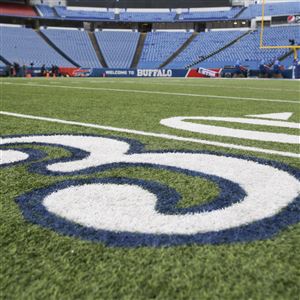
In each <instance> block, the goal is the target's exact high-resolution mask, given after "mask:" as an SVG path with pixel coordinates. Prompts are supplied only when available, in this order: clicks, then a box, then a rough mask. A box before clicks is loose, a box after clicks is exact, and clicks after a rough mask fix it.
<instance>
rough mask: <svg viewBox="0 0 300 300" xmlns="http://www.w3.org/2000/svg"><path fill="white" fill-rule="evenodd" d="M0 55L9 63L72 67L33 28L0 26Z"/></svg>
mask: <svg viewBox="0 0 300 300" xmlns="http://www.w3.org/2000/svg"><path fill="white" fill-rule="evenodd" d="M0 30H1V39H2V40H3V41H5V42H3V43H1V47H0V55H1V56H3V57H4V58H5V59H6V60H8V61H9V62H10V63H13V62H17V63H19V64H20V65H27V66H29V65H30V63H31V62H33V63H34V65H35V66H36V67H40V66H42V65H43V64H45V65H46V66H48V67H50V66H51V65H52V64H55V65H57V66H61V67H62V66H63V67H73V65H72V64H71V63H70V62H69V61H67V60H66V59H64V58H63V57H62V56H61V55H60V54H59V53H57V52H56V51H55V50H54V49H53V48H51V47H50V46H49V45H48V44H47V43H46V42H45V41H44V40H43V39H42V38H41V37H40V36H39V35H38V34H37V33H36V32H35V31H34V30H32V29H28V28H24V27H6V26H2V27H0Z"/></svg>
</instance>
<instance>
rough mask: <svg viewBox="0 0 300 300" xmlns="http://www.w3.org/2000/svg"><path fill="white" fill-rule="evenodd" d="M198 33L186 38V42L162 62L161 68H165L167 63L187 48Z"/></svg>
mask: <svg viewBox="0 0 300 300" xmlns="http://www.w3.org/2000/svg"><path fill="white" fill-rule="evenodd" d="M197 35H198V33H197V32H193V34H192V35H191V36H190V37H189V38H188V39H187V40H186V42H185V43H183V45H182V46H181V47H180V48H179V49H178V50H177V51H176V52H174V53H173V54H172V55H171V56H170V57H169V58H168V59H167V60H166V61H165V62H164V63H162V64H161V65H160V66H159V68H163V67H165V66H166V65H168V64H169V63H170V62H171V61H173V60H174V59H175V58H176V57H177V56H178V55H179V54H180V53H181V52H182V51H183V50H184V49H185V48H187V47H188V46H189V45H190V43H191V42H192V41H193V40H194V39H195V37H196V36H197Z"/></svg>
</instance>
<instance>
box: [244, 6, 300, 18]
mask: <svg viewBox="0 0 300 300" xmlns="http://www.w3.org/2000/svg"><path fill="white" fill-rule="evenodd" d="M261 13H262V6H261V5H259V4H253V5H250V6H249V7H248V8H247V9H246V10H244V11H243V12H242V13H241V15H240V16H239V19H253V18H255V17H259V16H261ZM297 13H300V4H299V2H282V3H266V5H265V16H281V15H283V16H288V15H294V14H297Z"/></svg>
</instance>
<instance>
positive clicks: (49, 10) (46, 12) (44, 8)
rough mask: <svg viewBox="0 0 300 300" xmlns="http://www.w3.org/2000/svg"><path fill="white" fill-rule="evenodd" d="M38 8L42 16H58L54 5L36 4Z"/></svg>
mask: <svg viewBox="0 0 300 300" xmlns="http://www.w3.org/2000/svg"><path fill="white" fill-rule="evenodd" d="M36 7H37V10H38V11H39V12H40V13H41V15H42V17H46V18H53V17H56V14H55V11H54V8H53V7H50V6H48V5H36Z"/></svg>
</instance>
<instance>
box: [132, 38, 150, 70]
mask: <svg viewBox="0 0 300 300" xmlns="http://www.w3.org/2000/svg"><path fill="white" fill-rule="evenodd" d="M146 36H147V34H146V33H141V34H140V38H139V41H138V44H137V47H136V51H135V54H134V58H133V60H132V63H131V68H132V69H135V68H136V67H137V65H138V63H139V61H140V58H141V55H142V51H143V48H144V44H145V40H146Z"/></svg>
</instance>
